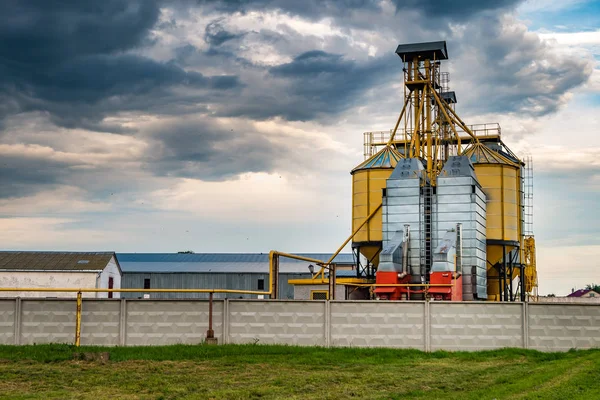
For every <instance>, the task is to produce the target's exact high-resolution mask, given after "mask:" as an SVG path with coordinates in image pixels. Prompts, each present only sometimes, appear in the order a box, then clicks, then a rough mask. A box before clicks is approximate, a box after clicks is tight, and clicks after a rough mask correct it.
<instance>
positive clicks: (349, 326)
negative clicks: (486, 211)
mask: <svg viewBox="0 0 600 400" xmlns="http://www.w3.org/2000/svg"><path fill="white" fill-rule="evenodd" d="M330 308H331V311H330V312H331V319H330V321H331V345H332V346H351V347H354V346H356V347H399V348H416V349H421V350H425V330H424V327H425V325H424V321H425V302H410V303H408V302H406V303H404V302H394V303H389V302H374V301H339V302H337V301H332V302H331V305H330Z"/></svg>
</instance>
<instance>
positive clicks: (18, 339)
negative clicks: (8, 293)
mask: <svg viewBox="0 0 600 400" xmlns="http://www.w3.org/2000/svg"><path fill="white" fill-rule="evenodd" d="M21 313H22V311H21V298H20V297H17V298H16V299H15V344H16V345H20V344H21Z"/></svg>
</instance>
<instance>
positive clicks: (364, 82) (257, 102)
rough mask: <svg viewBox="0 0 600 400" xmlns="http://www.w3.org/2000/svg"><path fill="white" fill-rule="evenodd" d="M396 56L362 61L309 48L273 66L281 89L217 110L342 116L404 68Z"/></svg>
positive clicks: (303, 117) (293, 117) (302, 117)
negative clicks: (398, 62) (289, 60)
mask: <svg viewBox="0 0 600 400" xmlns="http://www.w3.org/2000/svg"><path fill="white" fill-rule="evenodd" d="M393 61H397V60H395V59H394V55H393V54H391V55H389V56H384V57H380V58H373V59H370V60H368V61H367V62H363V63H359V62H356V61H354V60H348V59H345V58H344V57H343V56H341V55H338V54H331V53H327V52H324V51H320V50H316V51H309V52H305V53H302V54H300V55H298V56H296V57H295V58H294V59H293V60H292V61H291V62H289V63H286V64H282V65H278V66H276V67H272V68H269V69H268V75H267V79H270V80H272V81H273V85H274V86H275V87H277V88H278V89H279V90H277V91H263V92H261V93H252V94H250V95H249V97H247V98H245V99H244V100H245V101H242V102H240V101H238V102H236V103H230V104H228V105H226V106H225V107H223V108H222V109H221V110H219V112H218V113H219V115H224V116H229V117H231V116H244V117H249V118H254V119H266V118H272V117H282V118H285V119H287V120H290V121H307V120H314V119H318V118H320V117H331V116H333V115H338V114H339V113H341V112H343V111H346V110H347V109H349V108H350V107H352V106H354V105H356V104H358V103H360V101H361V98H362V94H363V93H364V92H365V91H367V90H368V89H370V88H372V87H374V86H376V85H378V84H382V83H384V82H385V81H386V80H388V79H389V78H390V76H392V75H394V74H397V73H398V70H399V67H398V64H397V63H394V62H393Z"/></svg>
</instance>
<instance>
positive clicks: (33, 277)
mask: <svg viewBox="0 0 600 400" xmlns="http://www.w3.org/2000/svg"><path fill="white" fill-rule="evenodd" d="M97 278H98V272H96V271H86V272H81V271H78V272H55V271H48V272H25V271H0V287H3V288H72V289H82V288H88V289H94V288H95V287H96V279H97ZM0 297H60V298H65V297H66V298H70V297H77V293H75V292H0ZM83 297H96V293H83Z"/></svg>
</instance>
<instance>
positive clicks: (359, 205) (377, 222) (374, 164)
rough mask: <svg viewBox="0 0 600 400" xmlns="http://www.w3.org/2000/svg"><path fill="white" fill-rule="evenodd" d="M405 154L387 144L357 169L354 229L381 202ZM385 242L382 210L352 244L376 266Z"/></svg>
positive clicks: (354, 180) (355, 237)
mask: <svg viewBox="0 0 600 400" xmlns="http://www.w3.org/2000/svg"><path fill="white" fill-rule="evenodd" d="M401 158H402V155H401V154H400V153H399V152H398V151H397V150H396V149H395V148H393V147H392V146H386V147H384V148H383V149H382V150H380V151H379V152H377V153H376V154H375V155H373V156H372V157H370V158H369V159H367V160H365V161H364V162H362V163H361V164H359V165H358V166H357V167H356V168H354V169H353V170H352V171H351V172H350V174H351V175H352V231H354V230H356V229H357V228H358V227H359V226H360V224H362V223H363V222H364V220H365V219H366V218H367V217H368V216H369V215H370V214H371V212H373V210H375V209H376V208H377V207H379V206H380V205H381V201H382V197H383V189H384V188H385V185H386V181H387V179H388V178H389V177H390V175H391V174H392V172H393V171H394V168H395V167H396V165H397V164H398V161H399V160H400V159H401ZM382 241H383V235H382V223H381V210H379V211H378V212H377V213H375V215H373V217H371V219H370V220H369V222H368V223H367V224H366V225H365V226H364V227H363V228H362V229H361V230H360V231H358V233H357V234H356V235H355V236H354V238H353V240H352V247H353V248H358V249H359V251H360V253H361V254H362V255H363V256H365V257H366V258H367V260H369V261H371V262H372V263H373V264H374V265H375V266H377V265H378V264H379V251H380V250H381V245H382Z"/></svg>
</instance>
